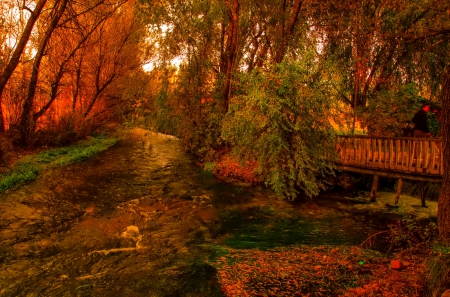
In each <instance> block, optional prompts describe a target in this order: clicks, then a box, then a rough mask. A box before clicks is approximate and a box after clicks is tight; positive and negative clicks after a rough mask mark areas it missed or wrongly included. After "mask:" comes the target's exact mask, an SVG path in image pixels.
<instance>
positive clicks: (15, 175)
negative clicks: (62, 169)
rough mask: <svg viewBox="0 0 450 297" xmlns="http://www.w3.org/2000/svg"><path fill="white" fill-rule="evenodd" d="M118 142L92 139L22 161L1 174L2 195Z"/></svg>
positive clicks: (99, 137) (101, 138)
mask: <svg viewBox="0 0 450 297" xmlns="http://www.w3.org/2000/svg"><path fill="white" fill-rule="evenodd" d="M115 142H116V139H115V138H105V137H103V136H95V137H91V138H90V139H89V140H86V141H82V142H80V143H78V144H76V145H72V146H69V147H62V148H55V149H49V150H45V151H43V152H40V153H38V154H36V155H31V156H28V157H26V158H24V159H23V160H20V161H19V162H18V163H17V164H16V165H15V166H14V167H13V168H12V170H10V171H9V172H7V173H5V174H0V193H1V192H4V191H6V190H8V189H10V188H13V187H14V186H17V185H20V184H23V183H26V182H30V181H33V180H34V179H35V178H36V177H37V175H38V174H39V172H40V171H41V170H43V169H45V168H51V167H56V166H62V165H67V164H71V163H74V162H78V161H82V160H86V159H88V158H90V157H92V156H93V155H95V154H96V153H98V152H100V151H102V150H105V149H106V148H108V147H109V146H111V145H113V144H114V143H115Z"/></svg>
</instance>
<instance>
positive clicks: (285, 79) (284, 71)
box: [222, 59, 335, 199]
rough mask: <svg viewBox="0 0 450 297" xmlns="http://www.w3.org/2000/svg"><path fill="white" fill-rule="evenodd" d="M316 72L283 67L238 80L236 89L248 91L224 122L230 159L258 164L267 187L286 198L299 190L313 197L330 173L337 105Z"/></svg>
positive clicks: (301, 67)
mask: <svg viewBox="0 0 450 297" xmlns="http://www.w3.org/2000/svg"><path fill="white" fill-rule="evenodd" d="M305 60H308V59H305ZM319 71H320V70H319V69H316V67H315V66H314V65H310V64H300V63H297V62H293V63H287V62H283V63H281V64H278V65H276V66H274V67H273V68H272V69H270V70H269V71H268V72H266V73H263V72H253V73H251V74H249V75H245V76H243V77H241V83H242V85H241V86H240V89H241V90H247V92H246V94H242V95H240V96H237V97H235V98H233V100H232V102H231V105H230V110H229V112H228V114H227V115H226V117H225V119H224V121H223V126H222V127H223V130H222V137H223V139H224V140H226V141H227V142H228V143H230V147H231V150H232V154H233V156H235V157H236V158H238V159H239V160H241V163H243V164H245V162H248V161H249V162H255V163H257V164H258V168H257V172H258V174H259V175H260V176H261V177H262V178H263V180H264V181H265V183H266V184H267V185H268V186H270V187H271V188H273V189H274V190H275V192H277V193H278V194H280V195H281V196H283V197H285V198H289V199H294V198H295V197H296V196H297V194H298V193H299V190H302V191H304V192H305V193H306V194H307V195H308V196H314V195H317V194H318V193H319V190H320V188H321V187H323V185H324V184H323V183H321V181H320V178H321V177H322V176H326V175H328V174H332V169H333V166H334V165H333V163H332V158H330V156H332V155H333V154H334V136H335V133H334V129H333V127H332V125H331V123H330V119H331V118H332V116H331V111H332V110H334V108H335V106H334V103H335V102H334V101H333V99H332V97H331V96H329V93H328V92H329V86H328V85H327V83H326V80H325V79H324V78H322V77H321V74H320V73H318V72H319Z"/></svg>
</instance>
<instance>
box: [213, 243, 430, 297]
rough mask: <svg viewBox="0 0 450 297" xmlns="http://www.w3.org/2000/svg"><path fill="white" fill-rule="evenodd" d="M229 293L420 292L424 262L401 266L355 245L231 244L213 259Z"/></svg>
mask: <svg viewBox="0 0 450 297" xmlns="http://www.w3.org/2000/svg"><path fill="white" fill-rule="evenodd" d="M211 264H212V265H213V266H215V267H216V268H217V270H218V276H219V280H220V282H221V285H222V291H223V292H224V294H225V296H242V297H244V296H421V293H422V291H423V286H424V284H423V279H424V277H423V264H422V263H419V262H416V263H414V262H410V263H409V265H408V267H407V268H405V269H403V270H393V269H391V268H390V266H389V264H390V260H389V259H388V258H387V257H386V256H385V255H383V254H381V253H378V252H375V251H373V250H367V249H362V248H359V247H351V246H339V247H332V246H319V247H317V246H316V247H312V246H295V247H283V248H275V249H268V250H257V249H251V250H249V249H242V250H241V249H239V250H235V249H228V253H227V254H226V255H225V256H222V257H220V258H217V259H216V260H215V261H214V262H213V263H211Z"/></svg>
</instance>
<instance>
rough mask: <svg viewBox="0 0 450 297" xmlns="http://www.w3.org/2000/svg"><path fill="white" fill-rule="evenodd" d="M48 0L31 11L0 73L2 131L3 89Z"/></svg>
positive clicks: (0, 119) (0, 122)
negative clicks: (6, 63) (9, 57)
mask: <svg viewBox="0 0 450 297" xmlns="http://www.w3.org/2000/svg"><path fill="white" fill-rule="evenodd" d="M46 2H47V0H40V1H39V2H38V3H37V4H36V7H35V8H34V11H32V12H31V14H30V17H29V18H28V21H27V25H26V26H25V29H24V31H23V33H22V35H21V36H20V39H19V42H18V43H17V46H16V48H15V50H14V52H13V54H12V56H11V59H10V60H9V62H8V65H6V67H5V68H4V69H3V71H2V73H1V74H0V132H4V131H5V124H4V118H3V113H2V108H1V105H2V94H3V90H4V89H5V86H6V83H7V82H8V80H9V78H10V77H11V75H12V74H13V72H14V70H15V69H16V67H17V64H19V61H20V57H21V56H22V53H23V50H24V49H25V47H26V45H27V43H28V40H29V39H30V36H31V32H32V31H33V27H34V23H36V21H37V19H38V18H39V15H40V14H41V11H42V9H43V8H44V5H45V3H46Z"/></svg>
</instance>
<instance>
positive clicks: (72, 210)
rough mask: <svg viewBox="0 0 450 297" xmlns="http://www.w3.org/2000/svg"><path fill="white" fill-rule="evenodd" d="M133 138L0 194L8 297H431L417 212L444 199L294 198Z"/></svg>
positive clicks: (158, 142)
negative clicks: (397, 264) (221, 175)
mask: <svg viewBox="0 0 450 297" xmlns="http://www.w3.org/2000/svg"><path fill="white" fill-rule="evenodd" d="M123 133H124V135H127V136H126V137H123V135H122V136H121V137H119V141H118V143H117V144H116V145H114V146H112V147H111V148H109V149H108V150H106V151H104V152H102V153H100V154H99V155H98V156H95V157H93V158H92V159H89V160H85V161H83V162H80V163H76V164H71V165H69V166H62V167H56V168H51V169H48V170H43V171H42V172H41V173H40V174H39V176H38V177H37V179H36V181H34V182H30V183H27V184H25V185H23V186H21V187H19V188H16V189H12V190H9V191H8V193H3V194H0V207H1V208H2V210H3V211H2V212H1V213H0V227H1V228H0V296H64V297H70V296H139V297H140V296H208V297H209V296H426V295H425V293H426V289H425V282H426V280H427V277H428V275H427V268H426V262H427V261H428V260H430V259H431V258H433V257H435V256H436V255H435V254H434V253H435V252H434V251H431V250H430V249H429V248H427V247H425V245H423V244H422V242H423V240H424V239H425V237H424V234H423V233H421V232H422V231H420V230H424V229H421V227H420V228H419V226H418V225H417V224H419V220H410V219H409V218H411V217H410V216H409V215H414V217H416V218H418V219H420V222H425V223H427V224H428V223H429V222H433V221H435V218H436V210H437V205H436V203H435V202H432V201H427V204H428V207H426V208H422V207H421V206H419V205H420V200H419V199H417V198H414V197H409V196H406V195H402V196H401V198H400V202H399V205H398V206H394V205H393V201H394V194H392V193H386V192H380V193H378V196H377V202H375V203H369V202H368V199H369V198H368V197H365V196H364V197H356V198H354V197H347V196H346V194H345V193H337V194H333V193H330V194H327V195H321V196H319V197H317V198H315V199H312V200H306V201H302V202H298V203H291V202H287V201H282V200H279V199H277V198H276V197H274V196H273V195H272V194H271V193H270V191H267V190H265V189H259V188H257V187H251V186H245V185H243V186H241V185H236V184H234V185H233V184H229V183H223V182H221V181H218V180H217V179H216V178H215V177H214V176H212V175H210V174H208V172H204V171H202V170H200V169H199V168H198V167H195V166H193V165H194V164H195V158H193V157H192V156H188V155H186V154H184V153H183V152H182V147H181V144H180V142H179V141H178V140H177V139H176V138H173V137H171V136H167V135H161V134H156V133H152V132H149V131H145V130H143V129H137V128H134V129H129V130H128V131H127V132H123ZM405 218H406V219H405ZM418 230H419V231H420V232H419V231H418ZM376 233H378V234H379V235H377V236H374V237H372V238H371V237H370V236H371V235H373V234H376ZM368 238H371V240H368V241H366V239H368ZM408 240H409V241H410V242H409V243H408ZM393 241H394V242H393ZM391 243H392V244H394V243H395V244H402V243H403V244H405V243H406V245H409V249H407V250H403V251H401V250H400V249H397V245H395V247H394V245H393V246H392V248H390V247H391ZM388 251H389V253H388ZM392 260H400V261H401V262H402V264H403V265H402V267H401V268H400V269H394V267H391V261H392ZM443 289H444V288H440V289H439V290H436V293H442V291H443ZM436 296H439V295H436Z"/></svg>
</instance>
